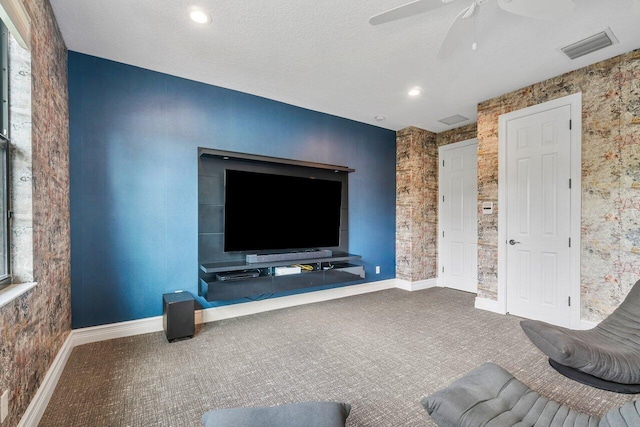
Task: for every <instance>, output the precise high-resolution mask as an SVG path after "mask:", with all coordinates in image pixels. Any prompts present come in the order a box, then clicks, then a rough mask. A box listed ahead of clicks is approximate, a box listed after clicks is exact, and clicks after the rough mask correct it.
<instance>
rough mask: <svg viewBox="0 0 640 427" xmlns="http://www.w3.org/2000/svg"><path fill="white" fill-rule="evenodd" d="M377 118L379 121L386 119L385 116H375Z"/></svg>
mask: <svg viewBox="0 0 640 427" xmlns="http://www.w3.org/2000/svg"><path fill="white" fill-rule="evenodd" d="M375 119H376V120H377V121H379V122H381V121H383V120H384V119H386V117H385V116H375Z"/></svg>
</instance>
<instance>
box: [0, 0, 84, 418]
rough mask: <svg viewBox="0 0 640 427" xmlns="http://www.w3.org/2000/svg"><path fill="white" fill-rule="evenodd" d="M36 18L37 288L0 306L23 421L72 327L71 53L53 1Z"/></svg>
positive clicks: (3, 351) (8, 383)
mask: <svg viewBox="0 0 640 427" xmlns="http://www.w3.org/2000/svg"><path fill="white" fill-rule="evenodd" d="M24 4H25V7H26V9H27V11H28V13H29V15H30V16H31V22H32V27H31V28H32V29H31V77H32V82H31V92H32V110H31V120H32V150H33V154H32V155H33V160H32V168H33V186H32V192H33V195H32V197H33V206H32V207H33V274H34V279H35V280H36V281H37V282H38V286H37V287H36V288H35V289H34V290H32V291H30V292H29V293H27V294H25V295H23V296H22V297H20V298H19V299H17V300H15V301H13V302H12V303H10V304H8V305H6V306H4V307H2V308H1V309H0V390H5V389H9V390H10V395H9V399H10V415H9V418H8V419H7V420H6V421H5V423H3V426H2V427H13V426H15V425H17V424H18V422H19V421H20V418H21V417H22V415H23V414H24V412H25V410H26V409H27V406H28V405H29V403H30V402H31V400H32V399H33V397H34V395H35V393H36V391H37V389H38V387H39V386H40V384H41V382H42V379H43V378H44V375H45V374H46V372H47V370H48V369H49V367H50V366H51V363H52V361H53V359H54V358H55V356H56V355H57V353H58V351H59V350H60V348H61V346H62V344H63V343H64V340H65V339H66V337H67V336H68V334H69V332H70V329H71V309H70V304H71V300H70V235H69V124H68V123H69V112H68V98H67V50H66V47H65V45H64V41H63V39H62V36H61V34H60V30H59V28H58V25H57V23H56V20H55V17H54V15H53V11H52V9H51V6H50V4H49V2H48V1H41V0H40V1H39V0H24Z"/></svg>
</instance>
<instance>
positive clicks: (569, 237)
mask: <svg viewBox="0 0 640 427" xmlns="http://www.w3.org/2000/svg"><path fill="white" fill-rule="evenodd" d="M569 247H571V237H569Z"/></svg>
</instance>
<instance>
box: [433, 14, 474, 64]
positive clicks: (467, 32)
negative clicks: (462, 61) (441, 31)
mask: <svg viewBox="0 0 640 427" xmlns="http://www.w3.org/2000/svg"><path fill="white" fill-rule="evenodd" d="M475 5H476V4H475V2H474V3H473V4H472V5H471V6H469V7H465V8H464V9H462V11H461V12H460V13H459V14H458V16H456V19H454V20H453V22H452V23H451V25H450V26H449V30H447V34H446V35H445V36H444V39H443V40H442V44H440V50H439V51H438V59H445V58H447V57H448V56H449V55H451V54H452V53H453V52H454V51H456V50H458V49H460V48H461V47H460V46H461V45H462V44H463V43H464V39H465V38H466V39H467V40H468V41H469V49H471V46H472V43H473V40H472V39H473V19H467V18H469V17H472V16H473V15H475V14H477V13H478V12H479V10H480V8H478V7H476V8H475V10H474V9H472V8H474V6H475Z"/></svg>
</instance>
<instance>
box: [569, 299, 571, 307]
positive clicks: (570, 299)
mask: <svg viewBox="0 0 640 427" xmlns="http://www.w3.org/2000/svg"><path fill="white" fill-rule="evenodd" d="M568 300H569V301H568V302H569V307H571V297H569V298H568Z"/></svg>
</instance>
